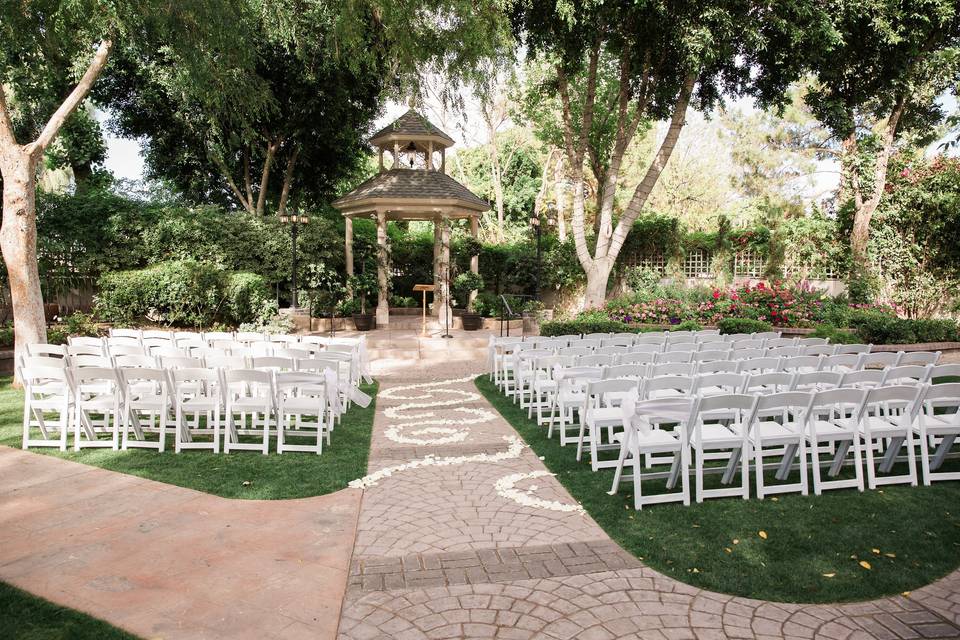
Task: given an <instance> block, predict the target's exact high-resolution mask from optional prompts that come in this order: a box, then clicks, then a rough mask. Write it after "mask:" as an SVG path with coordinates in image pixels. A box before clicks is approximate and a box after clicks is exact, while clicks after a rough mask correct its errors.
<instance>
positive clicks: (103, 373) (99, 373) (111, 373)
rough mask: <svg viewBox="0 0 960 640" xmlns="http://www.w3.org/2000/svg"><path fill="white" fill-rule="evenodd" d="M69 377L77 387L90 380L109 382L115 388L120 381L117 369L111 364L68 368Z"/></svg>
mask: <svg viewBox="0 0 960 640" xmlns="http://www.w3.org/2000/svg"><path fill="white" fill-rule="evenodd" d="M70 377H71V378H73V382H74V384H75V385H77V386H78V387H79V386H80V385H84V384H87V383H90V382H109V383H111V384H113V385H114V389H116V388H117V386H118V385H119V382H120V380H119V378H118V377H117V370H116V369H114V368H113V367H112V366H108V367H83V368H80V369H78V368H73V369H71V370H70Z"/></svg>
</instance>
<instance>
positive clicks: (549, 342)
mask: <svg viewBox="0 0 960 640" xmlns="http://www.w3.org/2000/svg"><path fill="white" fill-rule="evenodd" d="M568 344H570V341H569V340H567V339H566V338H542V339H540V340H538V341H537V348H538V349H550V350H554V351H555V350H557V349H563V348H564V347H566V346H567V345H568Z"/></svg>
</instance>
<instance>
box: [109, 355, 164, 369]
mask: <svg viewBox="0 0 960 640" xmlns="http://www.w3.org/2000/svg"><path fill="white" fill-rule="evenodd" d="M113 364H114V365H116V366H117V367H119V368H121V369H153V368H155V367H156V366H157V359H156V358H154V357H153V356H143V355H135V354H128V355H121V356H116V357H114V359H113Z"/></svg>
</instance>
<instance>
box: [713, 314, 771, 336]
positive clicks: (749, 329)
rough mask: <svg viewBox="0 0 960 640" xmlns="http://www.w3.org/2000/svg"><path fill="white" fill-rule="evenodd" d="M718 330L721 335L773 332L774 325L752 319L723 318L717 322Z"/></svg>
mask: <svg viewBox="0 0 960 640" xmlns="http://www.w3.org/2000/svg"><path fill="white" fill-rule="evenodd" d="M717 329H719V330H720V333H760V332H763V331H771V330H772V329H773V325H771V324H770V323H769V322H764V321H763V320H753V319H752V318H723V319H722V320H720V321H719V322H717Z"/></svg>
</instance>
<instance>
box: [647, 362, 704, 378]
mask: <svg viewBox="0 0 960 640" xmlns="http://www.w3.org/2000/svg"><path fill="white" fill-rule="evenodd" d="M693 368H694V365H693V363H690V362H659V363H656V364H652V365H650V367H649V371H648V372H647V375H649V376H651V377H653V376H689V375H693Z"/></svg>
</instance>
